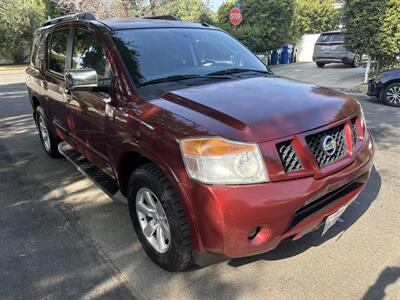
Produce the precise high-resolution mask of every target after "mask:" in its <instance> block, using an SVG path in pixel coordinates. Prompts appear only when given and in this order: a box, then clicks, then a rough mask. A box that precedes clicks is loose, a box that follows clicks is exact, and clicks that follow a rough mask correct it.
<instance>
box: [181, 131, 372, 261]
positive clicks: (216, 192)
mask: <svg viewBox="0 0 400 300" xmlns="http://www.w3.org/2000/svg"><path fill="white" fill-rule="evenodd" d="M373 155H374V144H373V139H372V136H371V135H370V134H368V138H367V139H366V141H365V143H364V145H363V147H362V148H361V149H360V150H359V151H358V153H357V154H356V155H355V158H354V161H353V162H352V163H351V164H350V165H348V166H347V167H345V168H343V169H342V170H340V171H338V172H336V173H334V174H331V175H328V176H326V177H324V178H321V179H314V178H313V177H306V178H300V179H293V180H287V181H280V182H270V183H267V184H255V185H244V186H210V185H203V184H199V183H195V184H194V185H193V186H191V187H185V189H186V192H187V194H188V195H189V196H190V197H191V198H192V204H193V209H194V212H195V215H196V219H197V223H198V230H199V236H200V237H201V244H202V245H203V249H201V251H196V254H195V258H197V260H198V261H199V262H202V260H201V258H202V256H208V257H210V256H212V257H213V258H215V257H220V258H221V257H225V258H226V257H243V256H250V255H255V254H259V253H264V252H267V251H269V250H272V249H274V248H275V247H276V246H277V245H278V244H279V243H280V242H281V241H282V240H286V239H290V240H294V239H298V238H299V237H301V236H303V235H304V234H306V233H308V232H310V231H312V230H314V229H316V228H317V227H319V226H320V225H321V224H322V223H324V221H325V219H326V217H327V216H329V215H330V214H332V213H333V212H335V211H336V210H338V209H339V208H340V207H343V206H345V205H348V204H350V203H351V202H352V201H353V200H354V199H355V198H356V197H357V196H358V194H359V193H360V192H361V191H362V189H363V188H364V186H365V184H366V183H367V181H368V178H369V174H370V171H371V168H372V163H373ZM349 185H351V186H350V187H349ZM328 198H329V199H328ZM321 199H322V200H321ZM327 199H328V200H327ZM321 201H324V202H323V205H319V206H318V205H317V206H315V204H317V203H320V202H321ZM310 208H311V210H309V211H308V212H307V213H306V214H304V213H303V214H302V213H301V212H304V210H305V209H310ZM299 216H300V217H299ZM256 227H262V228H268V229H269V230H270V234H271V235H270V237H269V239H268V240H267V241H266V242H265V243H262V244H259V245H254V244H253V243H251V242H250V241H249V239H248V236H249V232H250V231H251V230H253V229H254V228H256ZM210 253H212V254H213V255H210ZM217 260H218V259H217ZM200 264H202V263H200Z"/></svg>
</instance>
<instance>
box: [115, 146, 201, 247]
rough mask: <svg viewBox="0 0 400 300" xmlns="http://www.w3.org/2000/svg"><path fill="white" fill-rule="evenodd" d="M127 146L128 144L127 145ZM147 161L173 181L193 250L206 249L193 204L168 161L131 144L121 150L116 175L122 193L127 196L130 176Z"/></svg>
mask: <svg viewBox="0 0 400 300" xmlns="http://www.w3.org/2000/svg"><path fill="white" fill-rule="evenodd" d="M125 146H126V145H125ZM146 163H153V164H154V165H156V166H157V167H158V168H160V170H161V171H162V172H163V173H164V174H165V176H166V177H167V178H168V180H169V181H170V182H171V184H172V186H173V187H174V188H175V191H176V193H177V195H178V197H179V200H180V202H181V204H182V206H183V208H184V210H185V215H186V221H187V222H188V225H189V232H190V235H191V238H192V246H193V250H194V251H197V252H202V251H204V250H203V249H204V246H203V243H202V240H201V237H200V235H199V228H198V224H197V220H196V217H195V214H194V211H193V207H192V204H191V203H190V201H188V199H187V198H188V195H187V193H186V192H185V190H184V188H183V187H182V186H180V184H179V183H180V181H179V178H178V176H177V175H176V174H175V172H174V171H173V170H172V169H171V168H170V167H169V166H168V164H167V163H165V162H163V161H162V160H161V159H159V158H157V156H156V155H152V154H151V153H148V154H144V153H143V152H142V151H140V150H138V149H136V148H135V147H133V146H131V147H128V148H127V149H124V151H122V152H120V155H119V159H118V160H117V164H116V168H115V173H116V174H115V175H116V177H117V181H118V185H119V188H120V191H121V193H122V194H123V195H124V196H127V190H128V182H129V177H130V175H131V174H132V172H133V171H134V170H135V169H136V168H138V167H140V166H141V165H144V164H146Z"/></svg>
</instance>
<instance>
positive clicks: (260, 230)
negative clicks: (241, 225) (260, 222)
mask: <svg viewBox="0 0 400 300" xmlns="http://www.w3.org/2000/svg"><path fill="white" fill-rule="evenodd" d="M270 236H271V230H270V229H269V228H268V227H264V226H257V227H256V228H254V229H253V230H251V231H250V232H249V234H248V236H247V238H248V240H249V242H250V243H251V244H252V245H254V246H259V245H262V244H264V243H265V242H267V241H268V239H269V237H270Z"/></svg>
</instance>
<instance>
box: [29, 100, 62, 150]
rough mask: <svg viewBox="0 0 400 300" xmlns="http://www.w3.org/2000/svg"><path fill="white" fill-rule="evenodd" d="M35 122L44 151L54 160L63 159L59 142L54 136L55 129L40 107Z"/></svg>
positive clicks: (37, 109)
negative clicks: (59, 149)
mask: <svg viewBox="0 0 400 300" xmlns="http://www.w3.org/2000/svg"><path fill="white" fill-rule="evenodd" d="M35 121H36V126H37V128H38V131H39V137H40V142H41V143H42V147H43V149H44V151H45V152H46V153H47V154H48V155H49V156H50V157H52V158H60V157H62V155H61V154H60V152H58V141H57V139H56V137H55V135H54V132H53V128H52V127H51V126H49V122H48V121H47V119H46V116H45V114H44V111H43V109H42V108H41V107H40V106H38V107H37V108H36V111H35Z"/></svg>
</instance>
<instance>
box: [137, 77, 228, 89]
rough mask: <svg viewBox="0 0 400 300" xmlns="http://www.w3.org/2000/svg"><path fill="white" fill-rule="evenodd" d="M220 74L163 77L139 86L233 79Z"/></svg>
mask: <svg viewBox="0 0 400 300" xmlns="http://www.w3.org/2000/svg"><path fill="white" fill-rule="evenodd" d="M217 75H218V74H215V75H210V74H207V75H194V74H193V75H174V76H168V77H163V78H158V79H153V80H149V81H145V82H143V83H141V84H139V86H140V87H142V86H146V85H151V84H157V83H163V82H171V81H181V80H188V79H197V78H200V79H232V78H231V77H229V76H217Z"/></svg>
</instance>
